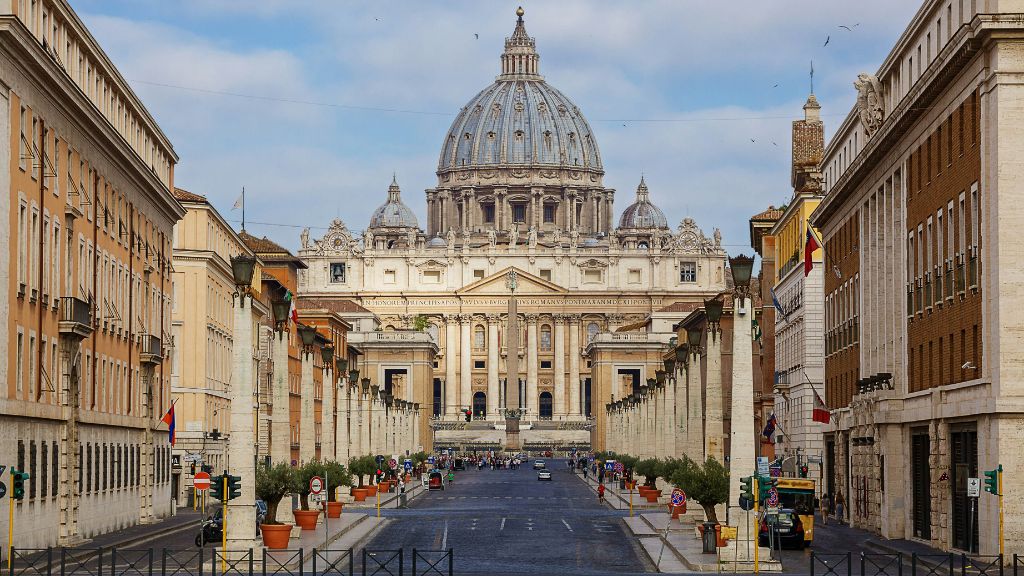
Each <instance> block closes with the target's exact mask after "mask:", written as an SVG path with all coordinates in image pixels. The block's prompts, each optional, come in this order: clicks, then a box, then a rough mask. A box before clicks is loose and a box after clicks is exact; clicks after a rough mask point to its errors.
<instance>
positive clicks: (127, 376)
mask: <svg viewBox="0 0 1024 576" xmlns="http://www.w3.org/2000/svg"><path fill="white" fill-rule="evenodd" d="M0 101H2V103H3V106H2V108H3V109H4V110H6V111H7V112H5V113H3V114H0V134H2V135H3V136H2V137H0V142H2V144H0V215H2V217H3V219H4V222H5V224H4V225H3V226H0V246H3V247H4V249H3V250H0V286H4V287H5V288H6V289H7V291H8V292H7V296H5V297H4V298H0V321H2V323H3V329H4V336H3V337H2V338H0V373H2V374H3V382H4V384H3V389H2V391H0V438H4V441H3V442H0V462H2V463H3V464H5V465H8V466H10V467H15V468H19V469H22V470H25V471H27V472H28V473H29V474H31V478H30V480H29V481H28V483H27V487H26V494H25V498H24V499H23V500H21V501H20V502H16V503H13V504H14V514H15V516H16V518H17V535H18V536H17V539H16V541H15V544H16V545H17V546H18V547H21V548H45V547H47V546H54V545H74V544H79V543H81V542H83V541H84V540H85V539H87V538H90V537H92V536H94V535H96V534H100V533H103V532H108V531H111V530H117V529H122V528H126V527H129V526H132V525H135V524H139V523H146V522H152V521H154V520H155V519H157V518H160V517H163V516H166V515H169V514H170V513H171V494H172V492H173V489H172V476H171V474H170V471H171V446H170V444H169V442H168V439H167V431H166V427H164V426H163V425H160V424H159V419H160V417H161V416H162V415H163V413H164V412H165V411H166V410H167V408H168V407H169V406H170V400H171V397H170V386H169V379H170V371H169V370H168V367H167V366H166V362H165V360H164V357H165V355H166V352H167V350H168V348H169V346H170V345H171V342H170V337H169V336H170V308H171V306H170V303H171V278H170V275H169V269H170V261H171V245H170V244H171V232H172V227H173V225H174V223H175V222H176V221H177V220H178V219H179V218H181V216H182V215H183V213H184V212H183V210H182V208H181V206H180V205H179V204H178V203H177V202H176V201H175V199H174V197H173V196H172V195H171V193H170V191H171V190H172V189H173V185H174V164H175V163H176V161H177V156H176V155H175V153H174V150H173V148H172V147H171V143H170V141H169V140H168V139H167V137H166V136H165V135H164V134H163V132H162V131H161V130H160V127H159V126H158V125H157V124H156V122H155V121H154V120H153V118H152V117H151V116H150V115H149V113H148V112H147V111H146V109H145V107H144V106H143V104H142V102H141V101H139V99H138V98H137V97H136V96H135V94H134V93H133V92H132V90H131V88H129V86H128V84H127V82H125V80H124V78H122V77H121V75H120V73H119V72H118V71H117V69H116V68H115V67H114V65H113V63H111V61H110V60H109V58H108V57H107V56H106V54H104V52H103V49H102V47H100V46H99V45H98V44H97V43H96V41H95V39H94V38H93V36H92V35H91V34H90V32H89V31H88V30H87V29H86V28H85V26H84V25H83V23H82V21H81V20H80V19H79V18H78V16H77V15H76V14H75V13H74V11H73V10H72V9H71V7H70V6H69V5H68V3H67V2H66V1H64V0H32V1H28V0H10V1H6V2H0ZM7 502H8V503H11V502H12V500H11V492H10V490H8V494H7ZM0 516H2V518H0V532H4V533H6V531H7V514H3V515H0Z"/></svg>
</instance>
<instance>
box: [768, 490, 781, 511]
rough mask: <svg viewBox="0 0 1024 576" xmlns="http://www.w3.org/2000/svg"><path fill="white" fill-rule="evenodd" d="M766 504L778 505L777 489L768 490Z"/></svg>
mask: <svg viewBox="0 0 1024 576" xmlns="http://www.w3.org/2000/svg"><path fill="white" fill-rule="evenodd" d="M767 504H768V507H769V508H775V507H777V506H778V505H779V491H778V490H776V489H775V488H772V489H770V490H768V498H767Z"/></svg>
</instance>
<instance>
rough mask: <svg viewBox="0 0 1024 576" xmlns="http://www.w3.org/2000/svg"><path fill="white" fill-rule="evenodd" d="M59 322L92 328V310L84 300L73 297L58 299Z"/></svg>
mask: <svg viewBox="0 0 1024 576" xmlns="http://www.w3.org/2000/svg"><path fill="white" fill-rule="evenodd" d="M60 321H61V322H74V323H76V324H83V325H85V326H90V327H91V326H92V309H91V308H90V306H89V303H88V302H86V301H85V300H79V299H78V298H75V297H74V296H61V297H60Z"/></svg>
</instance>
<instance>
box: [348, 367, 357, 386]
mask: <svg viewBox="0 0 1024 576" xmlns="http://www.w3.org/2000/svg"><path fill="white" fill-rule="evenodd" d="M348 381H349V382H351V383H353V384H358V383H359V370H349V371H348Z"/></svg>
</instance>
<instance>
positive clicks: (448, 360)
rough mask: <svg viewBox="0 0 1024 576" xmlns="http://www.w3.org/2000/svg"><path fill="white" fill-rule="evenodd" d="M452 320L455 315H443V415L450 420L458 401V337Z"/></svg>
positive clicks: (452, 417)
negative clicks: (456, 375) (456, 379)
mask: <svg viewBox="0 0 1024 576" xmlns="http://www.w3.org/2000/svg"><path fill="white" fill-rule="evenodd" d="M454 320H455V316H454V315H452V314H446V315H445V316H444V415H445V419H447V420H452V419H454V418H455V417H456V410H455V406H456V404H457V403H458V400H457V395H456V391H457V390H458V388H457V386H458V384H457V383H456V381H455V359H456V355H457V353H456V350H457V349H458V348H457V346H458V344H457V338H458V337H457V336H456V333H455V323H454V322H453V321H454Z"/></svg>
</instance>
